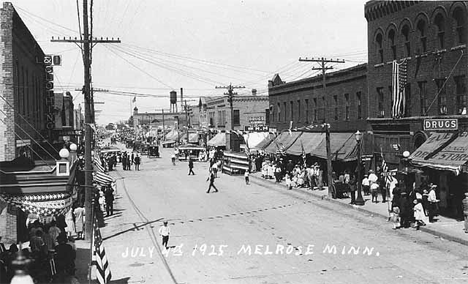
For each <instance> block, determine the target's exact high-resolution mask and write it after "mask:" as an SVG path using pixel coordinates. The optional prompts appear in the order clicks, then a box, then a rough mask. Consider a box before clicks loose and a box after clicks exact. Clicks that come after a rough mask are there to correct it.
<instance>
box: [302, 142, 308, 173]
mask: <svg viewBox="0 0 468 284" xmlns="http://www.w3.org/2000/svg"><path fill="white" fill-rule="evenodd" d="M301 150H302V161H303V162H304V167H305V166H306V155H307V154H306V152H305V150H304V144H302V140H301Z"/></svg>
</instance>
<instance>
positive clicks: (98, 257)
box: [93, 219, 112, 284]
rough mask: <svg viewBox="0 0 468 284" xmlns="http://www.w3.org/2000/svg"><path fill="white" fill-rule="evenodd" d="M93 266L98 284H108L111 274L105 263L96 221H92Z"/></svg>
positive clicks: (105, 259)
mask: <svg viewBox="0 0 468 284" xmlns="http://www.w3.org/2000/svg"><path fill="white" fill-rule="evenodd" d="M93 255H94V256H95V264H96V268H97V273H96V278H97V280H98V282H99V284H106V283H109V282H110V280H111V278H112V273H111V271H110V269H109V263H108V262H107V257H106V250H105V249H104V246H103V244H102V236H101V231H100V230H99V227H98V223H97V219H95V220H94V252H93Z"/></svg>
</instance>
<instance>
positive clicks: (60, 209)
mask: <svg viewBox="0 0 468 284" xmlns="http://www.w3.org/2000/svg"><path fill="white" fill-rule="evenodd" d="M0 199H2V200H4V201H5V202H7V203H8V204H11V205H13V206H15V207H18V208H20V209H21V210H23V211H24V212H28V213H32V214H37V215H39V216H41V217H47V216H53V215H60V214H66V213H67V212H68V210H70V207H71V206H72V196H71V195H70V194H69V193H51V194H36V195H22V196H20V195H13V194H6V193H1V194H0Z"/></svg>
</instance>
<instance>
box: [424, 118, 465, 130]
mask: <svg viewBox="0 0 468 284" xmlns="http://www.w3.org/2000/svg"><path fill="white" fill-rule="evenodd" d="M423 123H424V125H423V127H424V130H426V131H440V130H458V119H456V118H428V119H424V122H423Z"/></svg>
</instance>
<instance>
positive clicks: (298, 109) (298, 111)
mask: <svg viewBox="0 0 468 284" xmlns="http://www.w3.org/2000/svg"><path fill="white" fill-rule="evenodd" d="M301 115H302V114H301V100H297V121H301Z"/></svg>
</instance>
